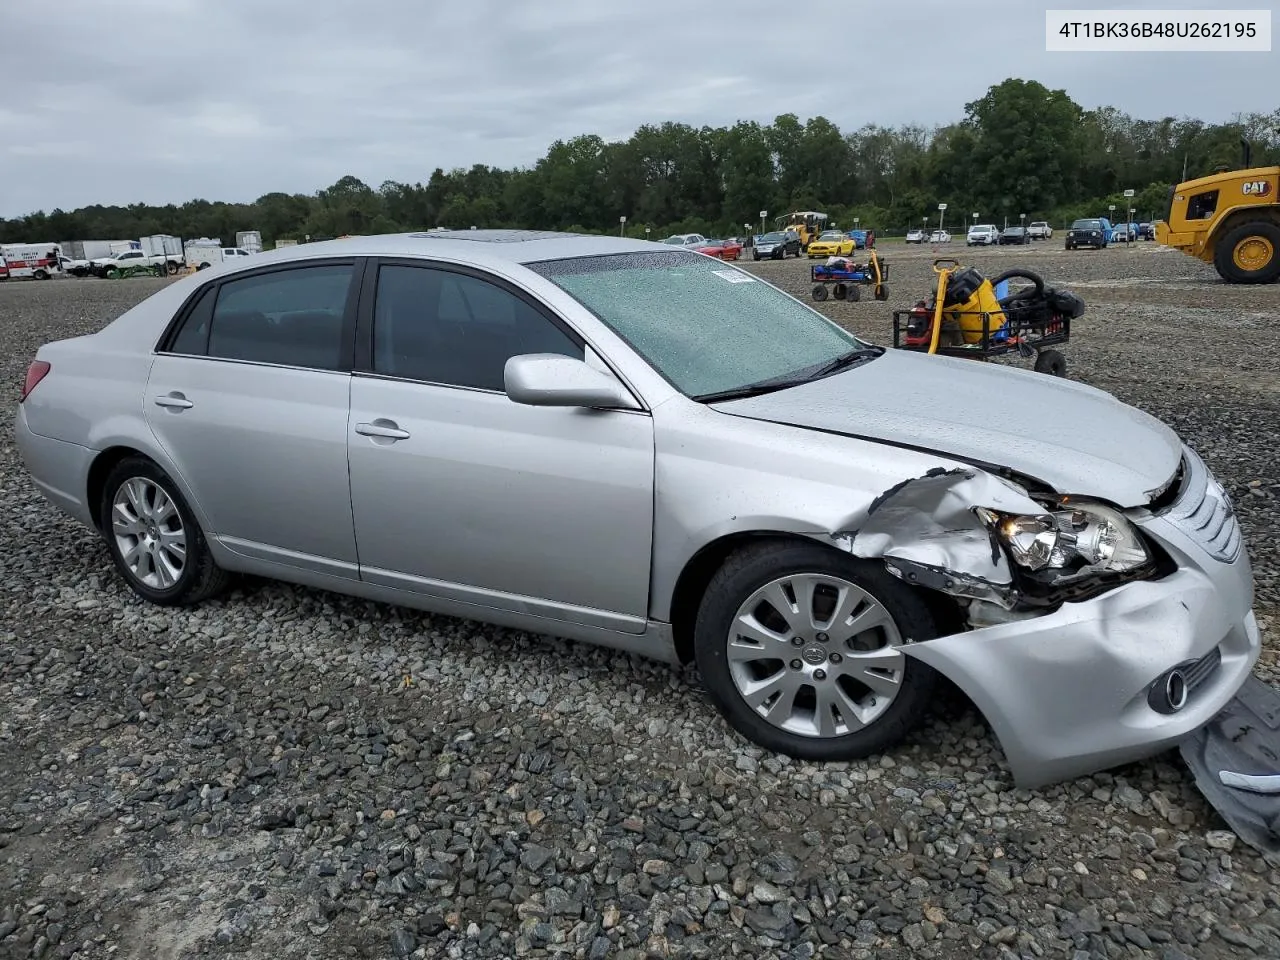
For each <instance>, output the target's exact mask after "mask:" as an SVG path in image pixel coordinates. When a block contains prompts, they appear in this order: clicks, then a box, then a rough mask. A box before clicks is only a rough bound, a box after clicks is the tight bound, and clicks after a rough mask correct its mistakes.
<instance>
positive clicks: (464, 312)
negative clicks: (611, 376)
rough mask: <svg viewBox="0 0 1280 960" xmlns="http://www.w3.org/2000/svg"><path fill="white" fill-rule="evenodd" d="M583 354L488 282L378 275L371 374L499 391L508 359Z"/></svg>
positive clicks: (439, 274)
mask: <svg viewBox="0 0 1280 960" xmlns="http://www.w3.org/2000/svg"><path fill="white" fill-rule="evenodd" d="M584 352H585V351H584V349H583V347H582V345H581V344H580V343H579V342H578V341H577V340H576V339H575V338H574V337H572V336H570V335H569V334H568V333H567V332H565V331H564V330H562V329H561V328H560V327H559V326H558V325H557V324H556V323H555V322H554V321H552V320H551V318H550V317H548V316H547V315H546V314H544V313H543V312H541V311H540V310H538V309H537V308H535V307H534V306H533V305H531V304H529V303H528V302H526V301H525V300H523V299H521V298H520V297H518V296H516V295H515V294H513V293H511V292H510V291H508V290H506V289H505V288H503V287H500V286H498V285H497V284H495V283H491V282H489V281H488V280H483V279H481V278H479V277H474V276H471V275H469V274H463V273H455V272H453V271H448V270H441V269H437V268H434V267H418V266H400V265H395V264H387V265H384V266H382V267H380V268H379V270H378V285H377V293H376V295H375V299H374V318H373V370H374V372H375V373H383V374H387V375H388V376H393V377H404V378H407V379H411V380H424V381H427V382H429V383H442V384H447V385H450V386H458V387H473V388H477V389H481V390H496V391H502V390H505V389H506V387H505V383H504V371H505V369H506V365H507V361H508V360H509V359H511V358H512V357H516V356H520V355H521V354H526V353H559V354H563V355H565V356H570V357H575V358H577V359H579V360H581V359H583V356H584Z"/></svg>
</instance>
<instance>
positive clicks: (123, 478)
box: [99, 457, 231, 606]
mask: <svg viewBox="0 0 1280 960" xmlns="http://www.w3.org/2000/svg"><path fill="white" fill-rule="evenodd" d="M99 516H100V518H101V527H102V531H103V535H104V536H105V537H106V540H107V548H108V549H109V550H110V551H111V559H112V560H113V561H114V562H115V565H116V569H117V570H119V571H120V574H121V576H123V577H124V579H125V581H126V582H127V583H128V584H129V586H130V587H131V588H132V589H133V591H134V592H135V593H137V594H138V595H139V596H141V597H142V598H143V599H146V600H149V601H151V602H152V603H156V604H160V605H161V606H179V605H186V604H192V603H198V602H199V601H201V600H206V599H208V598H209V597H212V596H214V595H216V594H218V593H220V592H222V591H223V590H224V589H226V587H227V586H228V585H229V584H230V582H231V575H230V574H228V573H227V572H226V571H224V570H222V569H221V568H220V567H218V565H217V564H215V563H214V561H213V555H212V554H211V553H210V552H209V546H208V543H207V542H206V541H205V538H204V533H203V532H202V531H201V529H200V525H199V524H198V523H197V522H196V519H195V516H194V514H192V512H191V508H190V507H189V506H188V505H187V502H186V500H185V499H183V496H182V493H181V492H180V491H179V490H178V488H177V486H176V485H175V484H174V482H173V481H172V480H171V479H170V478H169V476H168V475H167V474H166V473H165V472H164V471H163V470H161V469H160V467H159V466H157V465H156V464H155V463H154V462H152V461H151V460H148V459H146V458H145V457H127V458H126V459H124V460H121V461H120V463H118V464H116V466H115V467H114V468H113V469H112V471H111V473H110V474H109V475H108V476H107V482H106V484H105V485H104V486H103V493H102V502H101V504H100V512H99Z"/></svg>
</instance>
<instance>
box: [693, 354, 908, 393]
mask: <svg viewBox="0 0 1280 960" xmlns="http://www.w3.org/2000/svg"><path fill="white" fill-rule="evenodd" d="M882 353H884V347H859V348H857V349H856V350H850V351H849V352H848V353H842V354H840V356H838V357H836V358H835V359H834V360H829V361H827V362H826V363H824V364H822V365H821V366H819V367H814V368H810V369H808V370H806V371H805V372H804V373H800V374H794V375H789V376H786V377H773V378H772V379H769V380H761V381H759V382H758V383H748V384H747V385H746V386H743V387H734V388H733V389H731V390H720V391H717V392H716V393H700V394H698V395H697V396H695V397H692V398H691V399H693V400H697V401H698V402H699V403H716V402H718V401H721V400H743V399H745V398H747V397H758V396H760V395H761V394H764V393H773V392H774V391H775V390H785V389H786V388H787V387H798V386H800V384H802V383H808V382H809V381H811V380H820V379H821V378H823V377H829V376H831V375H832V374H833V373H839V372H840V371H841V370H846V369H848V368H849V367H852V366H854V365H855V364H858V363H861V362H863V361H864V360H873V359H875V358H876V357H878V356H880V355H881V354H882Z"/></svg>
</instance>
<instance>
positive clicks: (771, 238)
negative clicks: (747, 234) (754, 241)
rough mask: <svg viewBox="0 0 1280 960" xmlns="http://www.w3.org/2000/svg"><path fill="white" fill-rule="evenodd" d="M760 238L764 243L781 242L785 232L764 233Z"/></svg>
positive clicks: (784, 237)
mask: <svg viewBox="0 0 1280 960" xmlns="http://www.w3.org/2000/svg"><path fill="white" fill-rule="evenodd" d="M760 239H761V240H762V241H764V242H765V243H781V242H782V241H783V240H785V239H787V238H786V235H785V234H781V233H766V234H765V235H764V236H763V237H761V238H760Z"/></svg>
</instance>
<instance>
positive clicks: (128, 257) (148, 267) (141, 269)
mask: <svg viewBox="0 0 1280 960" xmlns="http://www.w3.org/2000/svg"><path fill="white" fill-rule="evenodd" d="M168 267H169V258H168V257H167V256H165V255H164V254H151V253H147V252H146V251H145V250H123V251H121V252H120V253H117V254H115V255H113V256H110V257H101V258H99V259H97V260H93V261H91V263H90V269H91V270H92V272H93V275H94V276H96V277H107V278H108V279H112V280H114V279H115V278H117V277H121V276H129V275H130V274H134V273H164V272H166V271H167V269H168ZM173 269H174V270H175V271H176V270H177V267H176V265H175V266H174V268H173Z"/></svg>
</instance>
